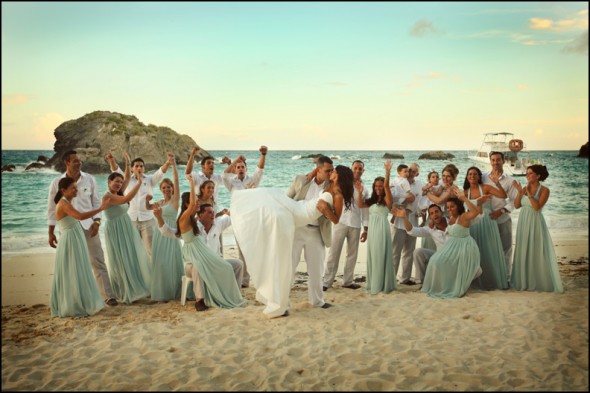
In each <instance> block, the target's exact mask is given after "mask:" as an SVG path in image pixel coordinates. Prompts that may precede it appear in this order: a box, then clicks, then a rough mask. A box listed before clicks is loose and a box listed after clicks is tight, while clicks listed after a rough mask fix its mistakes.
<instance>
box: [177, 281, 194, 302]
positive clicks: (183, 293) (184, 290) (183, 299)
mask: <svg viewBox="0 0 590 393" xmlns="http://www.w3.org/2000/svg"><path fill="white" fill-rule="evenodd" d="M181 280H182V290H181V291H180V304H182V305H183V306H184V305H185V304H186V295H187V292H188V284H189V283H191V282H193V279H192V278H191V277H189V276H187V275H186V274H185V275H184V276H182V279H181Z"/></svg>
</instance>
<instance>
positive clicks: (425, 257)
mask: <svg viewBox="0 0 590 393" xmlns="http://www.w3.org/2000/svg"><path fill="white" fill-rule="evenodd" d="M435 252H436V251H434V250H431V249H429V248H416V249H415V250H414V253H413V254H414V268H415V269H416V279H418V280H420V282H424V275H425V274H426V268H427V267H428V262H429V261H430V258H431V257H432V256H433V255H434V253H435Z"/></svg>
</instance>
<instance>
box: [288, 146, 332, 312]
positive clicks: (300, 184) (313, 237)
mask: <svg viewBox="0 0 590 393" xmlns="http://www.w3.org/2000/svg"><path fill="white" fill-rule="evenodd" d="M333 164H334V163H333V162H332V160H331V159H330V157H326V156H320V157H319V158H318V159H317V169H316V170H315V176H314V177H313V178H312V179H311V180H310V179H309V178H308V177H307V176H306V175H299V176H296V177H295V179H294V180H293V183H291V186H290V187H289V190H288V191H287V196H288V197H289V198H292V199H294V200H296V201H300V200H311V199H314V198H317V197H319V196H320V194H321V193H322V192H323V191H324V190H326V189H327V188H328V186H329V185H330V180H329V179H330V174H331V173H332V171H333V170H334V165H333ZM331 244H332V223H331V222H330V220H328V219H327V218H326V216H324V215H322V216H320V218H319V219H318V220H317V221H316V222H314V223H311V224H309V225H307V226H304V227H300V228H296V229H295V239H294V240H293V278H294V277H295V272H296V271H297V265H299V261H300V259H301V251H302V250H303V251H304V258H305V262H306V264H307V274H308V275H309V281H308V286H307V288H308V289H307V291H308V299H309V303H310V304H311V305H312V306H314V307H321V308H328V307H331V306H332V305H331V304H330V303H326V302H324V292H323V291H322V277H323V275H324V256H325V253H326V247H330V245H331Z"/></svg>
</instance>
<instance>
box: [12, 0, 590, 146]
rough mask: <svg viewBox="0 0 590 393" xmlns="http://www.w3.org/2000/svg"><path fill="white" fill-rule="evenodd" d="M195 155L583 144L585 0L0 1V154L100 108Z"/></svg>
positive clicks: (44, 139) (47, 141)
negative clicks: (495, 142)
mask: <svg viewBox="0 0 590 393" xmlns="http://www.w3.org/2000/svg"><path fill="white" fill-rule="evenodd" d="M97 110H104V111H111V112H118V113H122V114H126V115H134V116H136V117H137V118H138V119H139V120H140V121H141V122H142V123H144V124H146V125H148V124H154V125H156V126H165V127H169V128H171V129H173V130H174V131H176V132H178V133H180V134H186V135H189V136H191V137H192V138H193V139H194V140H195V141H196V143H198V144H199V145H200V146H201V147H203V148H204V149H206V150H255V149H258V147H260V146H261V145H266V146H268V148H269V149H270V150H324V149H330V150H384V151H389V152H391V151H397V150H474V149H476V148H478V147H479V146H480V144H481V142H482V140H483V134H484V133H487V132H512V133H514V134H515V135H516V136H518V137H519V138H521V139H523V140H524V142H525V144H526V146H527V148H528V149H529V150H578V149H579V148H580V147H581V146H582V145H583V144H585V143H586V142H587V141H588V3H587V2H559V3H558V2H510V3H507V2H461V3H459V2H325V3H322V2H264V3H263V2H239V3H238V2H128V3H126V2H102V3H100V2H92V3H90V2H67V3H65V2H39V3H37V2H4V1H3V2H2V149H3V150H12V149H26V150H53V144H54V142H55V137H54V134H53V132H54V130H55V128H57V127H58V126H59V125H60V124H62V123H63V122H65V121H68V120H73V119H77V118H79V117H82V116H84V115H85V114H88V113H91V112H94V111H97Z"/></svg>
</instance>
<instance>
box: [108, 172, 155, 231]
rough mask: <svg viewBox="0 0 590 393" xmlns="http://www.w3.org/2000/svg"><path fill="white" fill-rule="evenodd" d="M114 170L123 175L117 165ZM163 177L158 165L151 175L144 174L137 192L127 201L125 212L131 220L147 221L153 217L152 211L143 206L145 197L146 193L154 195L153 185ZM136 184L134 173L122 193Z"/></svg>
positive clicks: (127, 191) (126, 192) (128, 190)
mask: <svg viewBox="0 0 590 393" xmlns="http://www.w3.org/2000/svg"><path fill="white" fill-rule="evenodd" d="M115 172H117V173H120V174H122V175H124V174H123V171H122V170H121V168H119V167H117V170H116V171H115ZM163 178H164V172H162V167H160V169H158V170H157V171H156V172H155V173H154V174H153V175H145V174H144V176H143V179H142V181H141V186H140V187H139V191H137V194H135V196H134V197H133V198H132V199H131V201H129V210H127V214H129V217H130V218H131V221H148V220H151V219H152V218H154V213H153V212H152V211H151V210H148V209H146V207H145V197H146V196H147V195H154V187H155V186H157V185H158V184H159V183H160V181H161V180H162V179H163ZM136 184H137V179H136V178H135V175H131V179H130V180H129V184H128V185H127V188H126V189H125V191H124V192H123V194H125V195H127V194H129V192H130V191H131V190H132V189H133V187H135V185H136Z"/></svg>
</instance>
